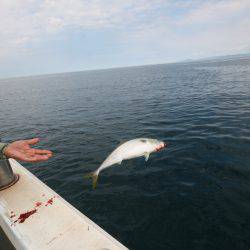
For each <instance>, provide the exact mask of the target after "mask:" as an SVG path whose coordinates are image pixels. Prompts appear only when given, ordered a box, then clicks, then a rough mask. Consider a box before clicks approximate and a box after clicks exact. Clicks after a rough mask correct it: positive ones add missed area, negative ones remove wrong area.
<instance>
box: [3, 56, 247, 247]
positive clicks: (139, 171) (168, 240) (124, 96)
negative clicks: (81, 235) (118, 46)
mask: <svg viewBox="0 0 250 250" xmlns="http://www.w3.org/2000/svg"><path fill="white" fill-rule="evenodd" d="M0 121H1V126H0V137H1V138H2V140H3V141H12V140H18V139H23V138H31V137H41V138H42V141H41V142H40V147H44V148H48V149H51V150H52V151H53V152H54V157H53V158H52V159H51V160H49V161H48V162H45V163H38V164H24V165H25V166H26V167H27V168H28V169H29V170H30V171H31V172H32V173H34V174H35V175H36V176H38V177H39V178H40V179H41V180H42V181H43V182H45V183H46V184H48V185H49V186H50V187H51V188H53V189H55V191H56V192H58V193H59V194H60V195H62V196H63V197H64V198H65V199H66V200H67V201H69V202H70V203H72V204H73V205H74V206H75V207H77V208H78V209H79V210H80V211H81V212H83V213H84V214H86V215H87V216H88V217H89V218H90V219H92V220H93V221H94V222H96V223H97V224H99V225H100V226H101V227H103V228H104V229H105V230H106V231H107V232H108V233H110V234H111V235H113V236H114V237H115V238H117V239H118V240H119V241H121V242H122V243H123V244H124V245H126V246H127V247H129V248H130V249H138V250H139V249H141V250H146V249H250V59H242V60H231V61H224V62H223V61H213V62H197V63H179V64H166V65H154V66H144V67H131V68H121V69H111V70H99V71H85V72H76V73H65V74H55V75H43V76H36V77H23V78H13V79H2V80H0ZM136 137H150V138H158V139H161V140H164V141H167V142H169V147H168V148H167V149H166V150H164V151H161V152H159V153H155V154H152V155H151V156H150V158H149V160H148V161H147V162H145V160H144V158H138V159H132V160H129V161H125V162H123V163H122V165H121V166H115V167H113V168H109V169H108V170H106V171H103V172H102V173H101V175H100V178H99V183H98V186H97V189H96V190H92V188H91V183H90V181H88V180H85V179H83V175H84V174H85V173H88V172H90V171H92V170H94V169H96V168H97V167H98V166H99V165H100V164H101V163H102V161H103V160H104V159H105V158H106V157H107V156H108V155H109V153H110V152H111V151H112V150H113V149H114V148H116V146H117V145H118V144H119V143H120V142H122V141H126V140H129V139H133V138H136Z"/></svg>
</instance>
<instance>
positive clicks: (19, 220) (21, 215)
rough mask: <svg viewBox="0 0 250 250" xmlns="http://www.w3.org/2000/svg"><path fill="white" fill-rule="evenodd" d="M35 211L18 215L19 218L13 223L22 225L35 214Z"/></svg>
mask: <svg viewBox="0 0 250 250" xmlns="http://www.w3.org/2000/svg"><path fill="white" fill-rule="evenodd" d="M36 211H37V210H36V209H33V210H31V211H28V212H26V213H23V214H20V215H19V218H18V219H17V220H15V221H14V223H16V222H17V221H18V222H19V223H23V222H24V221H25V220H26V219H27V218H29V217H30V216H31V215H32V214H34V213H36Z"/></svg>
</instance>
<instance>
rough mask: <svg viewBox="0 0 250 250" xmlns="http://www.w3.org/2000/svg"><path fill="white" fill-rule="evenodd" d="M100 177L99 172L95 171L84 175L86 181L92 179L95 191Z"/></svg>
mask: <svg viewBox="0 0 250 250" xmlns="http://www.w3.org/2000/svg"><path fill="white" fill-rule="evenodd" d="M98 176H99V172H97V171H94V172H91V173H88V174H86V175H84V178H86V179H89V178H92V187H93V189H95V188H96V185H97V179H98Z"/></svg>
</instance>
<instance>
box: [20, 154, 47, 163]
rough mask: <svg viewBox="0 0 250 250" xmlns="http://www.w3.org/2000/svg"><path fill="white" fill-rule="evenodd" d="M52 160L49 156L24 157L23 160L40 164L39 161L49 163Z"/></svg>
mask: <svg viewBox="0 0 250 250" xmlns="http://www.w3.org/2000/svg"><path fill="white" fill-rule="evenodd" d="M49 158H50V156H48V155H35V156H30V157H24V158H23V159H22V160H23V161H26V162H39V161H47V160H48V159H49Z"/></svg>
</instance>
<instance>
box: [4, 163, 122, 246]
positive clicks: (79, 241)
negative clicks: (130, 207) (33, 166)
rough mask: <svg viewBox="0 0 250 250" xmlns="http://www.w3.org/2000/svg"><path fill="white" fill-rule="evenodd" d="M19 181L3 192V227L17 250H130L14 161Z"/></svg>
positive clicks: (13, 167) (13, 166)
mask: <svg viewBox="0 0 250 250" xmlns="http://www.w3.org/2000/svg"><path fill="white" fill-rule="evenodd" d="M10 163H11V166H12V169H13V171H14V173H16V174H19V176H20V179H19V181H18V182H17V183H16V184H15V185H13V186H11V187H9V188H7V189H5V190H2V191H0V227H1V228H2V229H3V230H4V232H5V233H6V235H7V236H8V238H9V239H10V241H11V242H12V244H13V245H14V246H15V248H17V249H36V250H37V249H44V250H47V249H50V250H51V249H58V250H59V249H60V250H63V249H71V250H75V249H81V250H82V249H103V250H104V249H105V250H107V249H127V248H126V247H125V246H123V245H122V244H121V243H120V242H118V241H117V240H115V239H114V238H113V237H112V236H110V235H109V234H108V233H107V232H105V231H104V230H103V229H101V228H100V227H99V226H97V225H96V224H95V223H94V222H92V221H91V220H90V219H88V218H87V217H86V216H85V215H83V214H82V213H81V212H79V211H78V210H77V209H76V208H74V207H73V206H72V205H70V204H69V203H68V202H66V201H65V200H64V199H63V198H62V197H60V196H59V195H58V194H57V193H55V192H54V191H53V190H52V189H50V188H49V187H48V186H47V185H45V184H44V183H43V182H41V181H40V180H39V179H38V178H36V177H35V176H34V175H33V174H32V173H30V172H29V171H28V170H26V169H25V168H24V167H23V166H21V165H20V164H19V163H18V162H16V161H15V160H13V159H10Z"/></svg>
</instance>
